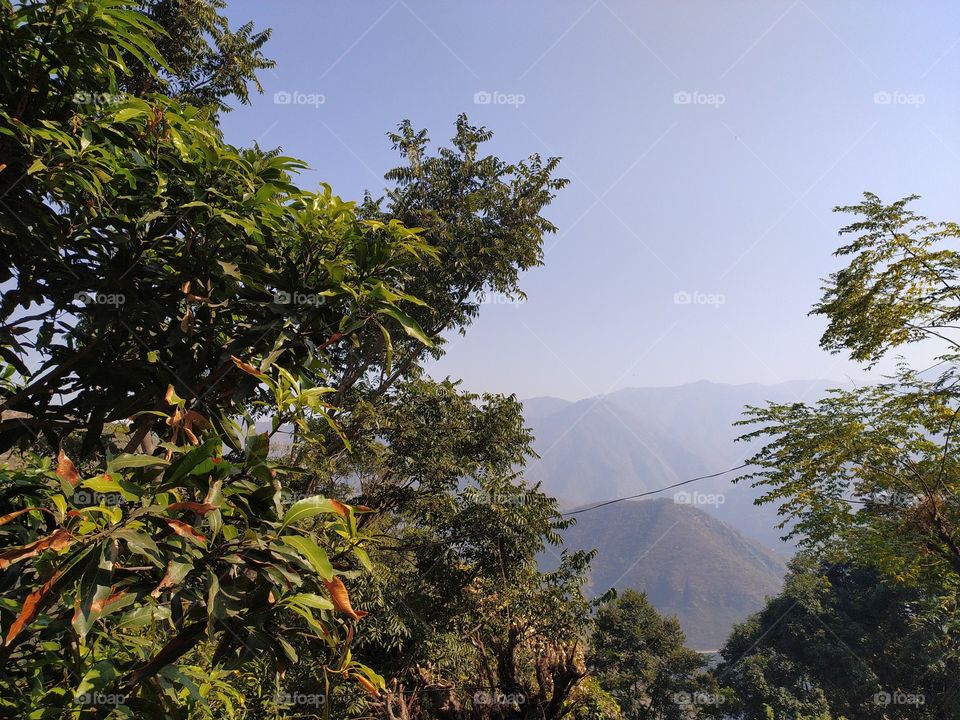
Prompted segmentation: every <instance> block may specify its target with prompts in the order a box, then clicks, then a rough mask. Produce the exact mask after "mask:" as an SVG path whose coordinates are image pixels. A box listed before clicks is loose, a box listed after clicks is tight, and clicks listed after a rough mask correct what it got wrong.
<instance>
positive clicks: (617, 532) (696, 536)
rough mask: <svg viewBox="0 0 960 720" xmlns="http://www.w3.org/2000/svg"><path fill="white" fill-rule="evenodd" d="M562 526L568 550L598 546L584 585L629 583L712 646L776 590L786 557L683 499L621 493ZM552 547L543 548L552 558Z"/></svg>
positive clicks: (695, 644)
mask: <svg viewBox="0 0 960 720" xmlns="http://www.w3.org/2000/svg"><path fill="white" fill-rule="evenodd" d="M576 517H577V523H576V525H574V526H572V527H570V528H568V529H567V530H565V531H564V532H563V538H564V542H565V546H566V547H567V548H568V549H571V550H591V549H595V548H596V549H597V551H598V552H597V555H596V557H595V558H594V560H593V563H592V566H591V574H590V580H589V584H588V587H587V589H588V592H589V593H590V594H591V595H599V594H602V593H604V592H606V591H607V590H608V589H609V588H611V587H615V588H617V589H619V590H622V589H624V588H634V589H637V590H643V591H645V592H646V593H647V596H648V598H649V599H650V602H651V603H652V604H653V605H654V606H655V607H656V608H657V609H658V610H660V611H661V612H662V613H665V614H668V615H676V616H677V618H678V619H679V620H680V625H681V627H682V628H683V631H684V633H685V634H686V636H687V645H688V646H689V647H692V648H694V649H697V650H714V649H716V648H719V647H720V646H721V645H722V644H723V641H724V640H725V639H726V637H727V635H728V634H729V633H730V630H731V628H732V627H733V625H734V624H735V623H737V622H740V621H742V620H744V619H745V618H746V617H747V616H748V615H750V614H751V613H753V612H756V611H757V610H759V609H760V608H761V607H763V604H764V599H765V598H766V596H768V595H773V594H775V593H777V592H779V590H780V587H781V584H782V580H783V576H784V575H785V574H786V565H785V562H784V560H783V558H782V557H780V556H779V555H777V554H776V553H774V552H772V551H770V550H768V549H767V548H765V547H764V546H763V545H761V544H760V543H758V542H756V541H754V540H751V539H749V538H747V537H746V536H744V535H743V534H742V533H740V532H738V531H737V530H735V529H733V528H731V527H730V526H729V525H727V524H726V523H723V522H721V521H720V520H718V519H716V518H715V517H712V516H710V515H708V514H707V513H705V512H702V511H701V510H698V509H696V508H694V507H692V506H690V505H682V504H677V503H675V502H673V501H672V500H646V501H627V502H622V503H617V504H615V505H609V506H607V507H603V508H598V509H596V510H590V511H588V512H584V513H582V514H579V515H577V516H576ZM558 556H559V553H557V552H555V549H554V552H553V553H549V552H548V553H546V554H545V556H544V557H543V558H542V561H543V563H544V565H545V566H547V567H552V566H555V565H556V563H557V562H558V559H559V557H558Z"/></svg>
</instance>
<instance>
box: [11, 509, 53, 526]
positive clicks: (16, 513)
mask: <svg viewBox="0 0 960 720" xmlns="http://www.w3.org/2000/svg"><path fill="white" fill-rule="evenodd" d="M31 510H42V511H43V512H50V511H49V510H47V509H46V508H34V507H29V508H23V509H22V510H14V511H13V512H12V513H7V514H6V515H4V516H3V517H0V525H6V524H7V523H8V522H10V521H11V520H15V519H16V518H18V517H20V516H21V515H23V514H24V513H28V512H30V511H31ZM52 514H53V513H51V515H52Z"/></svg>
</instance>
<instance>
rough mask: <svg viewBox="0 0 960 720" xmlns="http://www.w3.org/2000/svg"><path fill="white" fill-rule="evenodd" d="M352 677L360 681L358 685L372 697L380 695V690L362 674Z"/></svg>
mask: <svg viewBox="0 0 960 720" xmlns="http://www.w3.org/2000/svg"><path fill="white" fill-rule="evenodd" d="M353 679H354V680H356V681H357V682H358V683H360V686H361V687H362V688H363V689H364V690H366V691H367V692H368V693H370V694H371V695H373V696H374V697H380V691H379V690H377V688H376V686H375V685H374V684H373V683H372V682H370V681H369V680H367V679H366V678H365V677H364V676H363V675H354V676H353Z"/></svg>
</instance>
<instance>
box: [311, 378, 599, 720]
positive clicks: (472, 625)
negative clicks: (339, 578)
mask: <svg viewBox="0 0 960 720" xmlns="http://www.w3.org/2000/svg"><path fill="white" fill-rule="evenodd" d="M388 399H389V402H386V401H384V402H381V403H379V404H378V405H377V406H376V408H373V407H370V406H366V407H364V408H363V410H362V411H358V413H357V417H358V419H359V418H360V416H361V414H362V419H363V422H364V423H365V426H368V427H369V428H370V429H371V430H373V429H374V428H375V430H376V432H372V431H371V432H367V431H366V430H362V431H360V432H358V433H357V434H358V436H359V437H360V438H361V439H360V440H358V441H357V442H354V443H353V445H352V452H350V453H348V454H343V455H342V456H338V457H337V460H336V465H335V467H334V468H333V469H332V470H331V469H330V468H329V464H330V460H331V458H330V456H328V455H326V454H324V453H322V452H320V453H318V454H316V455H313V454H312V453H308V454H309V455H311V458H312V459H311V461H309V462H307V463H306V464H307V465H308V466H312V467H315V468H316V469H317V474H316V475H315V476H314V477H308V478H305V483H307V484H306V487H307V488H309V489H308V490H306V491H307V492H314V491H317V492H322V493H324V494H331V495H334V496H336V497H341V498H343V499H344V500H346V501H348V502H350V503H352V504H357V505H362V506H370V507H373V508H375V510H374V511H373V512H371V513H368V514H365V515H364V516H363V517H362V519H361V528H362V529H364V530H366V531H368V532H370V533H372V534H374V535H375V536H377V537H379V538H381V539H382V542H381V543H379V544H378V545H377V547H376V548H375V549H374V550H372V552H371V554H370V557H371V561H372V563H373V565H374V571H373V572H372V573H371V574H370V575H369V576H367V577H366V578H364V580H363V582H361V583H360V586H359V588H358V595H357V597H358V598H360V600H361V602H362V603H363V604H364V607H368V608H370V609H371V619H370V622H369V625H368V626H367V628H366V632H365V633H364V636H363V638H362V639H361V640H360V642H359V643H358V645H357V647H356V650H355V656H356V657H358V658H360V659H362V660H363V661H364V662H365V663H367V664H369V665H371V666H374V667H377V668H378V670H381V671H382V672H383V674H384V675H386V676H387V677H389V678H392V679H393V680H394V682H395V684H393V685H390V686H388V692H387V694H386V698H385V700H384V707H383V709H382V712H385V713H387V717H396V718H435V717H446V718H450V719H451V720H460V719H464V720H465V719H466V718H471V719H476V718H498V719H499V718H541V719H542V718H556V717H561V716H562V715H563V714H564V713H566V712H568V711H569V710H570V708H571V707H573V705H574V704H576V703H577V702H580V700H575V695H576V692H577V687H578V684H579V682H580V680H581V679H582V678H583V677H584V675H585V669H584V667H583V660H582V647H583V638H584V630H585V628H586V623H587V621H588V614H589V613H588V607H587V603H586V601H585V600H584V598H583V596H582V594H581V585H582V583H583V574H584V571H585V568H586V562H587V561H588V559H589V556H588V555H587V554H583V553H578V554H575V555H571V556H569V557H567V558H566V560H565V562H564V563H563V564H562V565H561V567H560V568H559V569H558V570H557V571H555V572H553V573H544V572H542V571H541V570H539V568H538V567H537V564H536V556H537V554H538V553H540V552H543V551H544V548H545V546H547V545H550V546H553V545H556V544H557V543H558V542H559V540H560V538H559V536H558V534H557V533H558V531H559V530H560V529H562V528H563V527H565V526H567V525H568V524H569V521H568V520H564V519H562V518H561V516H560V514H559V512H558V510H557V507H556V501H555V500H553V499H552V498H548V497H546V496H544V495H543V494H542V493H541V492H540V491H539V490H538V488H536V487H528V486H527V485H526V484H525V482H524V481H523V480H522V477H521V476H520V475H519V474H518V471H517V469H516V468H517V466H519V465H522V463H523V462H524V461H525V459H526V458H527V457H529V456H530V454H531V450H530V441H531V437H530V434H529V431H528V430H527V429H526V428H525V424H524V421H523V416H522V408H521V407H520V404H519V403H518V402H517V401H516V399H515V398H512V397H503V396H497V395H482V396H478V395H476V394H472V393H466V392H463V391H461V390H459V389H458V387H457V385H456V384H455V383H452V382H450V381H444V382H433V381H429V380H426V379H416V380H407V381H404V382H402V383H400V384H399V385H398V386H397V387H396V388H394V390H393V391H392V392H391V393H390V394H389V398H388ZM314 442H317V443H320V444H322V443H323V440H322V438H313V437H310V438H306V439H305V441H304V445H305V446H306V447H310V445H311V444H312V443H314ZM326 473H329V475H327V474H326ZM324 478H326V479H324ZM316 483H319V484H316ZM324 483H329V484H324ZM309 682H310V680H309V679H305V680H304V681H303V683H304V686H306V685H308V684H309ZM584 702H585V700H584ZM363 712H364V711H358V716H360V717H362V716H364V715H363ZM365 712H371V711H370V710H369V709H368V710H366V711H365Z"/></svg>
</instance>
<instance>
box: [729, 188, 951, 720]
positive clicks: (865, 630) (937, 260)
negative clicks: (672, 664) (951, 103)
mask: <svg viewBox="0 0 960 720" xmlns="http://www.w3.org/2000/svg"><path fill="white" fill-rule="evenodd" d="M915 199H916V198H914V197H909V198H905V199H903V200H900V201H898V202H895V203H892V204H890V205H884V204H883V203H881V202H880V200H879V199H878V198H877V197H876V196H874V195H872V194H867V195H865V197H864V200H863V202H861V203H860V204H858V205H853V206H849V207H841V208H838V210H839V211H842V212H848V213H853V214H855V215H857V216H859V218H858V220H857V221H856V222H854V223H853V224H851V225H849V226H847V227H846V228H844V229H843V230H842V233H843V234H853V235H855V236H856V237H855V239H854V240H853V241H852V242H850V243H848V244H847V245H845V246H843V247H841V248H840V249H839V250H838V251H837V255H839V256H841V257H845V258H848V259H849V262H848V265H847V266H846V267H844V268H843V269H841V270H839V271H837V272H835V273H833V274H832V275H831V276H830V277H829V278H828V280H827V283H826V285H825V287H824V290H823V298H822V300H821V302H820V303H819V304H817V305H816V307H815V308H814V313H817V314H822V315H824V316H826V318H827V319H828V321H829V323H828V326H827V329H826V331H825V333H824V335H823V337H822V339H821V345H822V346H823V347H824V348H825V349H827V350H830V351H832V352H848V353H849V355H850V357H851V358H853V359H854V360H859V361H864V362H867V363H869V364H871V365H873V364H875V363H876V362H878V361H879V360H880V359H881V358H883V357H884V356H885V355H887V354H888V353H889V352H890V351H892V350H894V349H899V348H908V347H914V348H917V349H919V350H921V351H923V352H925V353H929V351H930V350H931V349H932V350H933V353H934V354H939V355H938V357H937V361H938V362H937V363H936V364H934V365H932V366H930V367H926V368H922V369H917V368H914V367H911V365H910V364H909V363H908V362H907V361H906V360H904V359H902V358H901V359H900V361H899V363H898V365H897V369H896V371H895V372H894V373H893V374H892V375H891V376H890V377H888V378H887V379H886V380H885V381H884V382H881V383H877V384H873V385H868V386H865V387H858V388H855V389H853V390H834V391H832V392H831V393H830V395H829V396H828V397H826V398H824V399H823V400H821V401H819V402H817V403H815V404H812V405H809V404H805V403H796V404H790V405H776V404H770V405H768V406H766V407H762V408H750V409H749V410H748V413H747V418H746V420H744V423H746V424H751V425H753V426H754V430H753V431H752V432H750V433H749V434H748V435H746V436H745V437H746V438H759V437H763V438H766V441H767V442H766V445H765V446H764V447H763V448H762V449H761V450H760V451H759V452H758V453H757V454H756V455H755V456H754V457H752V458H751V459H750V461H749V462H750V463H752V464H753V465H754V467H755V468H757V469H756V471H755V472H753V473H751V474H750V475H748V476H746V477H747V478H749V479H750V480H752V481H753V484H754V486H755V487H762V488H763V489H764V491H765V493H764V495H763V496H762V497H761V498H760V502H779V503H780V512H781V514H782V515H783V516H784V518H785V522H789V521H793V520H795V521H796V524H795V525H794V526H793V527H792V529H791V531H790V535H792V536H794V537H796V538H798V539H799V542H800V544H801V545H802V546H803V547H805V548H806V549H807V551H808V552H809V554H810V555H811V557H812V558H813V559H814V560H815V561H816V562H819V563H820V564H819V565H817V564H815V565H814V567H813V569H810V568H809V567H800V566H798V567H796V568H795V571H794V574H793V576H792V577H791V580H790V582H789V583H788V586H787V589H786V590H785V592H784V594H783V595H782V596H780V597H778V598H776V599H774V600H773V601H771V603H770V605H768V607H767V608H766V609H765V610H764V611H763V612H762V613H761V614H760V615H759V616H758V617H756V618H754V619H752V620H751V621H749V622H748V623H747V624H746V625H744V626H743V627H741V628H739V629H738V630H737V631H736V632H735V633H734V635H733V636H732V637H731V639H730V642H729V643H728V646H727V650H726V651H725V655H726V656H727V660H728V663H730V665H729V669H728V672H730V673H733V678H734V681H733V684H734V686H735V688H736V689H737V691H738V693H739V695H740V698H741V702H742V707H743V708H744V712H745V717H751V718H752V717H758V718H759V717H766V715H764V714H763V712H764V711H763V710H762V708H763V705H764V704H766V705H767V707H768V708H770V712H777V713H780V712H786V713H797V714H803V713H805V714H811V715H817V714H820V713H825V712H830V713H839V714H843V715H845V716H847V717H850V718H861V717H862V718H874V717H877V718H879V717H888V716H889V715H888V713H889V712H891V711H895V712H896V715H895V716H896V717H942V716H943V715H942V713H944V712H946V710H945V708H946V707H951V706H952V704H954V703H955V700H956V698H955V690H954V689H953V688H952V686H951V682H950V680H949V678H950V677H951V675H953V674H955V672H956V663H957V658H958V657H960V653H958V650H960V648H958V647H957V645H956V643H955V642H953V640H952V639H953V638H955V637H956V635H957V629H958V627H960V615H958V612H957V609H958V608H957V592H958V589H960V504H958V502H957V497H958V496H957V492H958V490H960V474H958V468H960V456H958V454H957V443H956V441H955V438H954V437H953V436H954V433H955V432H956V427H955V426H956V418H957V415H958V414H960V394H958V393H960V391H958V385H957V379H958V378H957V366H958V360H960V342H958V340H957V339H956V329H957V325H956V320H957V317H958V313H960V303H958V300H960V286H958V275H957V270H958V268H960V253H958V252H957V250H956V249H955V248H954V247H952V245H951V243H952V242H953V241H954V239H955V238H956V237H957V235H958V228H957V225H956V224H955V223H950V222H944V223H938V222H931V221H929V220H927V219H926V218H924V217H922V216H919V215H916V214H915V213H914V212H913V211H912V210H910V209H909V207H908V205H909V204H910V203H911V202H912V201H914V200H915ZM811 562H813V561H811ZM794 607H796V608H797V609H796V610H793V608H794ZM774 626H776V627H774ZM761 640H762V642H760V641H761ZM752 644H756V645H757V647H756V648H755V649H754V650H752V651H751V650H750V648H751V645H752ZM748 651H749V652H748ZM740 655H746V657H744V658H743V659H740V660H738V661H736V662H734V660H733V659H734V658H736V657H739V656H740ZM873 693H887V694H890V695H892V696H894V698H896V697H897V693H901V694H905V695H906V696H907V697H908V698H909V697H911V696H915V695H917V694H926V695H927V704H926V705H918V704H916V703H914V704H910V703H907V704H906V705H903V704H901V706H898V707H892V706H891V708H892V710H891V708H886V707H879V706H878V705H877V704H876V703H874V702H872V701H871V700H872V694H873ZM894 702H895V701H894Z"/></svg>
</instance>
